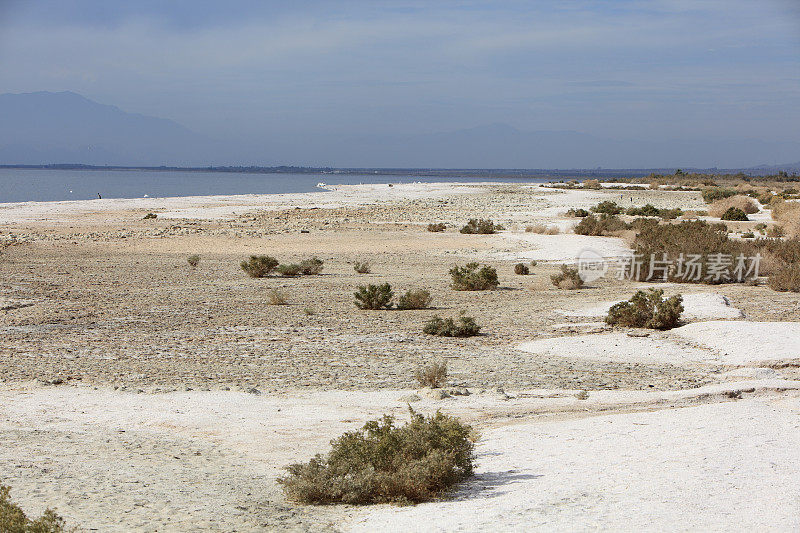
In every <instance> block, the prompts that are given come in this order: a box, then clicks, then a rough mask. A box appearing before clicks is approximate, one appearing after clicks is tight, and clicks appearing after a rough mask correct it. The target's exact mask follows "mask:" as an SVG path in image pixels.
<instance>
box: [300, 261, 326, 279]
mask: <svg viewBox="0 0 800 533" xmlns="http://www.w3.org/2000/svg"><path fill="white" fill-rule="evenodd" d="M323 264H324V262H323V261H322V259H319V258H317V257H312V258H311V259H303V260H302V261H300V273H301V274H303V275H304V276H314V275H316V274H319V273H320V272H322V265H323Z"/></svg>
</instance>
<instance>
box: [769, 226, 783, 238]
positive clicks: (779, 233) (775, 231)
mask: <svg viewBox="0 0 800 533" xmlns="http://www.w3.org/2000/svg"><path fill="white" fill-rule="evenodd" d="M785 234H786V232H785V231H783V226H778V225H774V226H770V227H768V228H767V237H769V238H771V239H780V238H781V237H783V236H784V235H785Z"/></svg>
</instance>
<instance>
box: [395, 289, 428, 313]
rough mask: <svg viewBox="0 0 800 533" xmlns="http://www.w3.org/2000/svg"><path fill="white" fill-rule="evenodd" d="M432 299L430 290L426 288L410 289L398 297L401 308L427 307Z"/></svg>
mask: <svg viewBox="0 0 800 533" xmlns="http://www.w3.org/2000/svg"><path fill="white" fill-rule="evenodd" d="M432 300H433V297H432V296H431V293H430V292H428V291H426V290H424V289H410V290H408V291H406V293H405V294H403V295H402V296H400V298H398V299H397V308H398V309H400V310H408V309H427V308H428V307H429V306H430V305H431V301H432Z"/></svg>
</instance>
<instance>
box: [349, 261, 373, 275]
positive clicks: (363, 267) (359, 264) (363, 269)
mask: <svg viewBox="0 0 800 533" xmlns="http://www.w3.org/2000/svg"><path fill="white" fill-rule="evenodd" d="M353 270H355V271H356V272H358V273H359V274H369V273H370V272H371V271H372V266H371V265H370V264H369V262H368V261H356V262H355V263H353Z"/></svg>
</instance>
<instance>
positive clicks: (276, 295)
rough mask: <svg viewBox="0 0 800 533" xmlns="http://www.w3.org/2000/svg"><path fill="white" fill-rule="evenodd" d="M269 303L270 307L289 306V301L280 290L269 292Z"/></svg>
mask: <svg viewBox="0 0 800 533" xmlns="http://www.w3.org/2000/svg"><path fill="white" fill-rule="evenodd" d="M267 303H268V304H269V305H287V304H288V303H289V300H288V299H287V298H286V294H285V293H284V292H283V291H281V290H278V289H270V290H269V291H267Z"/></svg>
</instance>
